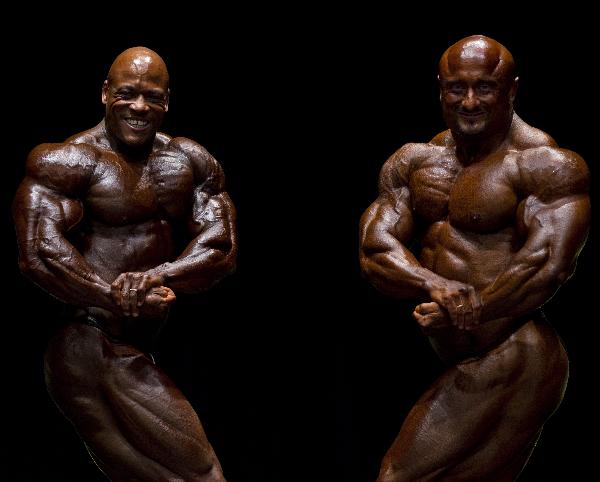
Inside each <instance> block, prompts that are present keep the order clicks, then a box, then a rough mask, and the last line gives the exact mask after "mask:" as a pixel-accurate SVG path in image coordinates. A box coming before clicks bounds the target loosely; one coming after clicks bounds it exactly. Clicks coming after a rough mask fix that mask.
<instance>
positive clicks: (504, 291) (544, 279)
mask: <svg viewBox="0 0 600 482" xmlns="http://www.w3.org/2000/svg"><path fill="white" fill-rule="evenodd" d="M571 272H572V271H571V270H568V269H566V267H564V268H562V269H560V268H552V266H551V265H548V264H547V263H544V265H543V266H535V265H529V266H523V265H521V266H519V267H514V268H513V269H510V270H508V271H505V272H504V273H502V275H500V276H499V277H498V278H497V279H496V280H495V281H494V283H493V284H491V285H490V286H488V287H486V288H485V289H483V290H482V291H481V293H480V295H481V301H482V312H481V321H482V322H486V321H490V320H495V319H498V318H502V317H518V316H522V315H525V314H527V313H531V312H532V311H534V310H536V309H538V308H539V307H541V306H542V305H543V304H544V303H546V302H547V301H548V300H549V299H550V298H552V296H553V295H554V294H555V293H556V291H557V290H558V288H559V287H560V285H561V284H562V283H563V282H564V281H565V280H566V279H567V278H568V277H569V276H570V274H571Z"/></svg>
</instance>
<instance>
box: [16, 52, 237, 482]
mask: <svg viewBox="0 0 600 482" xmlns="http://www.w3.org/2000/svg"><path fill="white" fill-rule="evenodd" d="M168 84H169V76H168V73H167V68H166V66H165V64H164V62H163V60H162V59H161V58H160V57H159V56H158V55H157V54H156V53H155V52H153V51H151V50H149V49H146V48H143V47H136V48H132V49H128V50H126V51H124V52H123V53H122V54H120V55H119V56H118V57H117V58H116V60H115V61H114V63H113V64H112V66H111V68H110V71H109V73H108V77H107V80H106V81H105V82H104V85H103V88H102V102H103V103H104V104H105V105H106V114H105V118H104V119H103V120H102V122H100V124H98V125H97V126H96V127H94V128H92V129H90V130H87V131H85V132H82V133H80V134H77V135H75V136H73V137H70V138H69V139H67V140H66V141H65V142H64V143H61V144H42V145H40V146H38V147H36V148H35V149H34V150H33V151H32V152H31V154H30V155H29V157H28V159H27V171H26V178H25V180H24V181H23V182H22V184H21V185H20V187H19V189H18V192H17V194H16V197H15V201H14V217H15V222H16V229H17V237H18V242H19V252H20V260H19V263H20V267H21V270H22V271H23V273H25V274H26V275H27V276H28V277H29V278H30V279H32V280H33V281H34V282H35V283H37V284H38V285H39V286H41V287H42V288H43V289H45V290H46V291H48V292H50V293H51V294H52V295H54V296H55V297H57V298H58V299H60V300H62V301H63V302H65V303H66V304H67V305H68V306H69V307H70V311H71V312H72V319H71V321H69V322H68V323H66V324H65V325H64V326H63V327H62V328H61V329H60V330H59V332H58V334H57V335H56V336H55V337H54V338H53V340H52V341H51V342H50V344H49V346H48V349H47V352H46V356H45V370H46V382H47V386H48V389H49V392H50V394H51V396H52V398H53V399H54V401H55V402H56V403H57V405H58V406H59V408H60V409H61V411H62V412H63V413H64V414H65V416H66V417H67V418H69V420H70V421H71V422H72V423H73V424H74V426H75V428H76V429H77V432H78V433H79V434H80V436H81V437H82V438H83V440H84V441H85V443H86V445H87V447H88V449H89V451H90V453H91V454H92V456H93V458H94V460H95V461H96V463H97V464H98V466H99V467H100V468H101V469H102V471H103V472H104V473H105V474H106V475H107V476H108V477H109V478H110V479H111V480H115V481H129V480H141V481H159V480H186V481H192V480H193V481H222V480H224V478H223V474H222V471H221V467H220V465H219V462H218V460H217V458H216V455H215V453H214V451H213V449H212V447H211V445H210V443H209V442H208V440H207V438H206V435H205V433H204V431H203V429H202V425H201V423H200V421H199V419H198V417H197V415H196V413H195V412H194V410H193V408H192V406H191V405H190V403H189V402H188V401H187V400H186V398H185V397H184V396H183V394H182V393H181V392H180V391H179V390H178V389H177V387H176V386H175V385H174V384H173V382H172V381H171V380H170V379H169V377H167V375H166V374H165V373H164V372H162V371H161V370H160V369H159V368H158V367H157V366H156V365H155V364H154V363H153V361H152V359H151V357H150V356H149V355H148V349H149V347H150V346H151V343H152V340H153V339H154V338H155V337H156V335H157V333H158V330H159V329H160V327H161V326H162V324H163V323H164V321H165V319H166V316H167V313H168V309H169V305H170V304H171V303H172V302H173V301H174V300H175V293H177V292H181V293H197V292H199V291H202V290H204V289H206V288H208V287H209V286H210V285H212V284H213V283H214V282H215V281H217V280H218V279H219V278H221V277H223V276H224V275H226V274H227V273H228V272H230V271H231V270H232V269H233V267H234V264H235V256H236V250H237V247H236V238H235V226H234V223H235V212H234V208H233V205H232V203H231V201H230V199H229V197H228V195H227V193H226V192H225V191H224V176H223V171H222V169H221V167H220V165H219V163H218V162H217V161H216V160H215V159H214V158H213V157H212V156H211V155H210V154H209V153H208V152H207V151H206V150H205V149H204V148H203V147H202V146H200V145H198V144H197V143H195V142H194V141H191V140H189V139H186V138H181V137H180V138H171V137H169V136H167V135H165V134H163V133H160V132H158V128H159V126H160V124H161V121H162V119H163V117H164V114H165V113H166V112H167V109H168V102H169V90H168V89H169V88H168Z"/></svg>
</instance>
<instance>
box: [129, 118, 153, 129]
mask: <svg viewBox="0 0 600 482" xmlns="http://www.w3.org/2000/svg"><path fill="white" fill-rule="evenodd" d="M125 123H126V124H127V125H128V126H129V127H131V128H132V129H133V130H136V131H143V130H144V129H146V128H147V127H148V126H149V125H150V122H149V121H147V120H146V119H134V118H133V117H128V118H126V119H125Z"/></svg>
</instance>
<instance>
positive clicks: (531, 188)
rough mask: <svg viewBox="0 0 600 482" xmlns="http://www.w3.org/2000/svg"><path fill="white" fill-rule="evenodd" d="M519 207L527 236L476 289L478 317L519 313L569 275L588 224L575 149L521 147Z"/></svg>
mask: <svg viewBox="0 0 600 482" xmlns="http://www.w3.org/2000/svg"><path fill="white" fill-rule="evenodd" d="M519 168H520V183H521V188H522V189H523V190H524V191H525V192H526V193H529V195H528V196H527V197H526V199H525V200H524V201H523V203H522V205H521V207H520V209H519V218H520V219H519V221H520V222H521V223H522V227H523V229H524V230H525V231H526V240H525V243H524V244H523V246H522V247H521V249H520V250H519V251H518V252H517V253H516V254H515V255H514V257H513V259H512V261H511V263H510V264H509V266H508V267H507V268H506V269H505V270H504V271H503V272H502V273H501V274H500V275H499V276H498V277H497V278H496V280H495V281H494V282H493V283H492V284H491V285H490V286H487V287H486V288H484V289H483V290H482V291H481V298H482V302H483V311H482V321H486V320H492V319H496V318H499V317H503V316H520V315H523V314H526V313H528V312H530V311H532V310H534V309H536V308H538V307H540V306H541V305H543V304H544V303H546V302H547V301H548V300H549V299H550V298H551V297H552V296H553V295H554V293H555V292H556V290H557V289H558V288H559V287H560V286H561V285H562V284H563V283H564V282H565V281H566V280H567V279H568V278H569V277H570V276H571V275H572V274H573V272H574V270H575V265H576V261H577V256H578V255H579V252H580V251H581V249H582V248H583V245H584V243H585V240H586V237H587V233H588V229H589V223H590V200H589V196H588V186H589V173H588V169H587V167H586V165H585V163H584V161H583V160H582V159H581V158H580V157H579V156H578V155H577V154H575V153H573V152H570V151H566V150H560V149H550V148H538V149H530V150H528V151H524V152H523V154H522V155H521V157H520V159H519Z"/></svg>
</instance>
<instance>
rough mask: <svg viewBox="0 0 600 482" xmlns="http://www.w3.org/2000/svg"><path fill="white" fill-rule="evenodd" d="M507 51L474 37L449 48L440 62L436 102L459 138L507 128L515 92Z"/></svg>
mask: <svg viewBox="0 0 600 482" xmlns="http://www.w3.org/2000/svg"><path fill="white" fill-rule="evenodd" d="M514 70H515V67H514V62H513V60H512V56H511V55H510V52H508V50H506V48H505V47H503V46H502V45H500V44H499V43H497V42H496V41H494V40H492V39H489V38H487V37H482V36H475V37H468V38H466V39H463V40H461V41H460V42H458V43H456V44H454V45H453V46H452V47H450V48H449V49H448V50H447V51H446V52H445V53H444V55H443V56H442V59H441V60H440V74H439V80H440V92H441V94H440V99H441V102H442V112H443V115H444V120H445V121H446V124H447V126H448V127H449V128H450V130H452V132H453V133H456V134H459V135H463V136H474V135H485V134H489V133H494V132H498V130H504V129H506V128H508V126H510V123H511V120H512V114H513V100H514V97H515V94H516V91H517V79H516V78H515V77H514Z"/></svg>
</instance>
